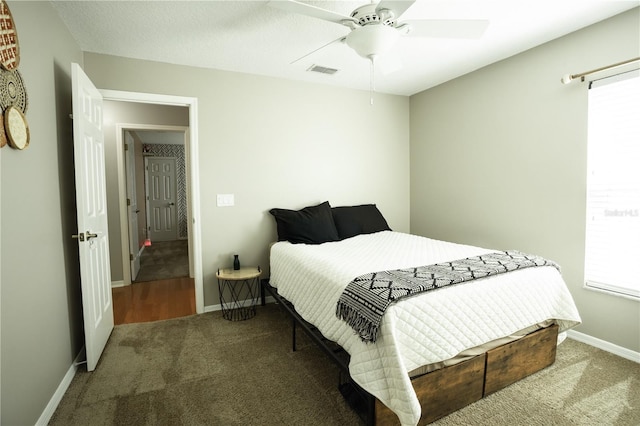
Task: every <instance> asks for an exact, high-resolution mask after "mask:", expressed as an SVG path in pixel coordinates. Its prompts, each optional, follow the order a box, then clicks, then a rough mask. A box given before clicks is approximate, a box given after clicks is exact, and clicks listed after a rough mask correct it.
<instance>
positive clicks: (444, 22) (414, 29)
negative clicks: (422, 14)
mask: <svg viewBox="0 0 640 426" xmlns="http://www.w3.org/2000/svg"><path fill="white" fill-rule="evenodd" d="M402 23H403V24H405V23H406V24H410V25H411V31H410V32H409V34H408V35H409V36H412V37H434V38H466V39H478V38H480V37H482V35H483V34H484V32H485V31H486V29H487V27H488V26H489V21H487V20H484V19H419V20H407V21H402Z"/></svg>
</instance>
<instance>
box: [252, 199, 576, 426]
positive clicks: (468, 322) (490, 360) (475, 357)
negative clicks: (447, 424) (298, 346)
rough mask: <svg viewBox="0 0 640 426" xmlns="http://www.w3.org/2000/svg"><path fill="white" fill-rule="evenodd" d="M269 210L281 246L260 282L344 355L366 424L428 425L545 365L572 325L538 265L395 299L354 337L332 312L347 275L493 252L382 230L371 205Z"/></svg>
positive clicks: (554, 275)
mask: <svg viewBox="0 0 640 426" xmlns="http://www.w3.org/2000/svg"><path fill="white" fill-rule="evenodd" d="M271 213H272V214H273V215H274V217H275V218H276V224H277V226H278V238H279V240H280V241H278V242H277V243H275V244H273V245H272V247H271V249H270V277H269V280H268V282H265V283H264V285H265V286H266V288H267V289H268V290H269V291H271V293H272V294H273V295H274V296H276V297H277V299H278V300H279V301H281V302H282V303H286V304H287V305H288V306H290V307H291V308H290V312H292V313H294V315H297V316H298V319H299V322H301V323H304V324H310V325H311V326H312V327H313V329H315V330H317V331H318V333H320V334H321V336H322V337H323V338H325V339H327V340H328V341H330V342H335V344H337V345H338V347H339V348H341V349H343V350H344V351H345V352H346V354H347V361H346V362H347V364H348V376H349V380H350V381H352V382H353V383H354V384H355V386H356V388H358V389H362V390H364V391H365V392H366V393H367V394H368V395H370V396H371V397H372V398H373V400H374V403H373V406H372V408H370V409H369V411H370V413H371V414H370V416H369V417H371V419H370V421H369V422H370V423H372V424H402V425H415V424H419V423H420V424H422V423H429V422H431V421H434V420H436V419H437V418H440V417H442V416H444V415H446V414H449V413H450V412H452V411H455V410H457V409H459V408H461V407H462V406H464V405H467V404H469V403H471V402H473V401H475V400H477V399H480V398H482V397H483V396H485V395H487V394H489V393H492V392H495V391H497V390H499V389H501V388H502V387H504V386H506V385H508V384H510V383H513V382H514V381H516V380H519V379H520V378H522V377H525V376H527V375H529V374H532V373H534V372H535V371H538V370H540V369H541V368H544V367H546V366H548V365H550V364H551V363H553V362H554V360H555V348H556V344H557V342H558V341H561V340H562V339H563V337H564V336H565V334H566V333H565V332H566V331H567V330H568V329H570V328H571V327H574V326H575V325H577V324H579V323H580V316H579V314H578V311H577V309H576V307H575V304H574V302H573V299H572V297H571V295H570V293H569V291H568V289H567V286H566V284H565V283H564V281H563V279H562V276H561V274H560V273H559V271H558V269H556V268H554V267H549V266H542V267H531V268H526V269H522V270H516V271H511V272H508V273H504V274H499V275H495V276H489V277H486V278H482V279H476V280H473V281H469V282H463V283H459V284H455V285H451V286H447V287H444V288H440V289H437V290H434V291H428V292H425V293H420V294H417V295H413V296H411V297H407V298H404V299H401V300H399V301H397V302H395V303H392V304H391V305H390V306H389V307H388V308H387V309H386V312H385V313H384V316H383V317H382V321H381V322H380V327H379V332H378V335H377V339H376V340H375V342H370V341H365V340H363V339H362V337H361V336H359V335H358V333H356V332H355V331H354V329H353V328H352V327H351V326H350V325H349V324H347V322H345V321H344V320H342V319H340V318H338V317H337V315H336V306H337V303H338V300H339V299H340V297H341V295H342V294H343V293H344V291H345V288H346V287H347V285H349V283H350V282H351V281H353V280H354V278H355V277H358V276H361V275H363V274H367V273H371V272H375V271H385V270H396V269H401V268H410V267H415V266H420V265H431V264H435V263H439V262H444V261H449V260H455V259H463V258H467V257H472V256H478V255H485V254H488V253H492V252H494V250H488V249H484V248H480V247H474V246H468V245H462V244H455V243H450V242H445V241H438V240H434V239H429V238H425V237H421V236H416V235H410V234H405V233H400V232H394V231H391V230H390V229H389V227H388V225H387V223H386V221H385V220H384V218H383V217H382V214H381V213H380V212H379V210H378V209H377V207H376V206H375V205H364V206H349V207H338V208H331V206H330V205H329V204H328V203H322V204H320V205H317V206H311V207H307V208H305V209H301V210H295V211H294V210H286V209H273V210H272V211H271ZM334 231H335V232H334ZM319 340H320V339H319Z"/></svg>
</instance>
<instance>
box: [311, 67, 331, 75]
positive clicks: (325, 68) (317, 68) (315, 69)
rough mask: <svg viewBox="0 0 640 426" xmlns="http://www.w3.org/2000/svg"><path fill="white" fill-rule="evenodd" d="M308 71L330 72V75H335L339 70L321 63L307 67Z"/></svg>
mask: <svg viewBox="0 0 640 426" xmlns="http://www.w3.org/2000/svg"><path fill="white" fill-rule="evenodd" d="M307 71H313V72H319V73H322V74H329V75H333V74H335V73H337V72H338V70H337V69H335V68H328V67H322V66H320V65H311V66H310V67H309V68H308V69H307Z"/></svg>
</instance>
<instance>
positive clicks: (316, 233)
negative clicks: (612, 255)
mask: <svg viewBox="0 0 640 426" xmlns="http://www.w3.org/2000/svg"><path fill="white" fill-rule="evenodd" d="M269 213H271V214H272V215H273V217H275V219H276V225H277V228H278V241H289V242H291V243H293V244H299V243H303V244H322V243H326V242H328V241H338V240H339V238H338V231H337V230H336V225H335V224H334V223H333V215H332V214H331V206H330V205H329V202H328V201H325V202H324V203H322V204H318V205H317V206H309V207H305V208H303V209H301V210H287V209H271V210H269Z"/></svg>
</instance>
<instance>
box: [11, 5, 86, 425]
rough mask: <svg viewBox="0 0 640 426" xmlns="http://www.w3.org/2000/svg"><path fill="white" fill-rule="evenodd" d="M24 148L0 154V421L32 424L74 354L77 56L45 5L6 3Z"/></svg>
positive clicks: (77, 331)
mask: <svg viewBox="0 0 640 426" xmlns="http://www.w3.org/2000/svg"><path fill="white" fill-rule="evenodd" d="M9 3H10V4H9V7H10V8H11V12H12V15H13V18H14V21H15V25H16V29H17V31H18V40H19V42H20V66H19V68H18V70H19V72H20V73H21V74H22V77H23V80H24V83H25V85H26V89H27V95H28V98H29V106H28V110H27V113H26V118H27V120H28V122H29V128H30V132H31V143H30V145H29V147H28V148H27V149H26V150H24V151H16V150H13V149H11V148H9V147H8V146H5V147H4V148H2V149H1V150H0V164H1V167H0V168H1V185H2V191H1V197H2V203H1V205H2V207H1V233H2V241H1V245H2V248H1V251H2V258H1V262H2V265H1V268H0V269H1V283H2V288H1V300H2V302H1V303H2V308H1V315H2V318H1V323H2V330H1V334H0V335H1V338H2V341H1V344H0V346H1V348H2V349H1V358H2V365H1V370H2V375H1V382H2V383H1V388H2V389H1V397H2V402H1V410H0V411H1V412H2V417H1V420H0V423H2V424H3V425H29V424H31V425H33V424H35V422H36V421H37V420H38V418H39V417H40V415H41V414H42V412H43V411H44V409H45V407H46V405H47V403H48V402H49V400H50V399H51V397H52V395H53V394H54V392H55V390H56V388H57V387H58V385H59V384H60V382H61V381H62V379H63V377H64V376H65V374H66V373H67V371H68V370H69V367H70V366H71V365H72V363H73V360H74V358H75V357H76V355H77V354H78V353H79V351H80V348H81V347H82V345H83V340H84V338H83V335H82V312H81V304H80V278H79V273H80V272H79V263H78V246H77V243H76V242H75V241H74V240H72V239H71V234H75V233H76V232H77V229H76V212H75V189H74V188H75V187H74V174H73V144H72V134H71V132H72V122H71V119H70V118H69V114H71V66H70V64H71V62H72V61H73V62H78V63H80V64H82V52H81V51H80V48H79V47H78V45H77V44H76V43H75V42H74V41H73V39H72V38H71V36H70V34H69V33H68V31H67V30H66V27H64V25H63V24H62V23H61V21H60V20H59V19H58V17H57V13H56V12H55V11H54V10H53V9H52V8H51V5H50V4H49V2H15V1H14V2H9Z"/></svg>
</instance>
